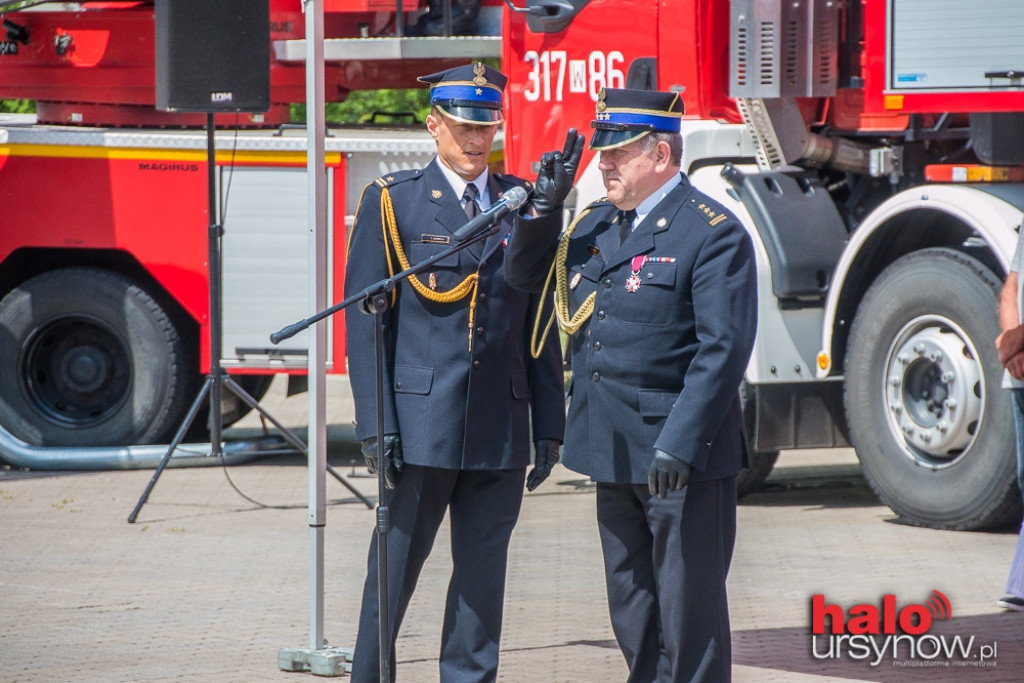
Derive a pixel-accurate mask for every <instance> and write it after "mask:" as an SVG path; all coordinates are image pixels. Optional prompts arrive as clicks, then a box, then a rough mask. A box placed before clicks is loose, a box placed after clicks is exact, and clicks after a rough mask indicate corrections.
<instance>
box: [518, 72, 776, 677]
mask: <svg viewBox="0 0 1024 683" xmlns="http://www.w3.org/2000/svg"><path fill="white" fill-rule="evenodd" d="M681 116H682V102H681V101H680V100H679V96H678V94H676V93H671V92H655V91H638V90H625V89H615V90H612V89H608V90H605V91H602V93H601V95H600V97H599V100H598V103H597V115H596V117H595V119H596V120H595V121H593V123H592V125H593V128H594V132H593V136H592V138H591V141H590V146H591V148H592V149H594V150H598V151H599V152H600V155H601V157H600V170H601V172H602V176H603V180H604V184H605V188H606V190H607V191H608V196H607V198H606V199H603V200H601V201H598V202H595V203H593V204H591V205H590V206H589V207H587V208H586V209H585V210H584V211H582V212H581V213H580V215H579V216H578V218H577V219H576V220H575V221H574V222H573V223H572V224H571V225H570V226H569V227H568V228H567V229H566V230H565V232H564V233H562V231H561V228H562V224H561V211H560V210H559V209H560V206H561V204H562V201H563V199H564V197H565V194H566V193H567V192H568V189H569V186H571V184H572V179H573V176H574V175H575V170H576V167H577V165H578V163H579V157H580V154H581V152H582V148H583V140H582V136H579V135H578V134H577V133H576V132H575V131H570V133H569V136H568V138H567V141H566V145H565V149H564V150H563V151H562V152H549V153H547V154H545V155H544V156H543V157H542V160H541V170H540V173H539V175H538V178H537V182H536V187H535V191H534V195H533V206H532V207H531V208H530V209H529V210H528V211H527V212H526V214H525V215H524V216H523V217H521V218H520V219H517V221H516V226H515V230H514V231H513V235H512V238H511V241H510V245H509V251H508V255H507V257H506V277H507V278H508V281H509V283H510V284H512V285H513V286H516V287H522V288H524V289H526V290H530V291H542V290H544V289H546V287H547V286H548V285H547V284H546V283H548V282H554V283H555V284H554V289H555V308H556V313H557V317H558V320H559V324H560V325H561V326H562V328H563V329H565V330H566V331H567V332H569V333H570V334H571V335H572V337H571V340H570V348H571V352H572V358H571V361H572V380H571V382H570V388H569V396H570V398H569V401H570V403H569V415H568V423H567V426H566V439H565V447H564V451H563V460H562V462H563V464H564V465H565V466H566V467H568V468H569V469H571V470H573V471H576V472H579V473H581V474H585V475H588V476H589V477H590V478H591V479H592V480H593V481H595V482H597V522H598V527H599V531H600V536H601V543H602V551H603V554H604V561H605V577H606V582H607V590H608V602H609V611H610V613H611V619H612V626H613V629H614V632H615V636H616V638H617V640H618V642H619V646H620V648H621V650H622V652H623V655H624V656H625V658H626V661H627V663H628V665H629V670H630V677H629V680H630V681H631V682H632V683H651V682H652V681H658V682H659V683H666V682H669V681H672V682H677V681H715V682H718V681H727V680H729V679H730V675H731V674H730V670H731V648H730V629H729V611H728V603H727V599H726V575H727V573H728V570H729V564H730V562H731V559H732V551H733V545H734V541H735V535H736V475H737V473H738V472H739V470H740V468H741V467H743V466H744V465H745V463H746V458H747V446H746V438H745V436H744V430H743V417H742V414H741V411H740V403H739V400H738V390H739V385H740V381H741V380H742V378H743V373H744V370H745V368H746V366H747V362H748V360H749V358H750V353H751V351H752V349H753V343H754V333H755V330H756V327H757V317H756V314H757V296H756V282H755V274H756V270H755V263H754V253H753V247H752V243H751V240H750V238H749V236H748V235H747V233H746V232H745V230H744V228H743V226H742V225H741V224H740V223H739V222H738V221H737V220H736V218H735V217H733V216H732V215H731V214H730V213H729V212H728V211H727V210H725V209H724V208H723V207H722V206H721V205H719V204H718V203H716V202H715V201H714V200H712V199H710V198H709V197H708V196H706V195H704V194H703V193H701V192H699V191H698V190H696V189H695V188H694V187H693V186H692V185H691V184H690V182H689V180H688V179H687V177H686V175H685V174H684V173H682V172H681V169H680V163H681V154H682V139H681V136H680V134H679V131H680V121H681Z"/></svg>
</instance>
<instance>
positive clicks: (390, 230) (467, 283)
mask: <svg viewBox="0 0 1024 683" xmlns="http://www.w3.org/2000/svg"><path fill="white" fill-rule="evenodd" d="M380 214H381V217H382V220H381V225H382V228H383V230H384V245H385V248H386V247H387V245H388V236H389V235H390V236H391V245H392V246H393V247H394V250H395V256H397V257H398V265H400V266H401V267H402V270H408V269H409V267H410V266H409V259H408V258H407V257H406V255H405V248H404V247H403V246H402V238H401V235H400V234H399V232H398V221H397V220H396V219H395V206H394V204H393V203H392V201H391V193H390V192H388V188H386V187H385V188H383V189H381V193H380ZM387 252H388V272H389V274H391V275H394V274H395V273H394V270H393V266H392V263H391V250H390V249H387ZM409 282H410V283H412V287H413V289H415V290H416V292H417V293H418V294H419V295H420V296H422V297H423V298H424V299H428V300H430V301H434V302H436V303H441V304H449V303H452V302H454V301H459V300H461V299H464V298H466V296H467V295H472V296H471V298H470V300H469V349H470V350H471V351H472V349H473V320H474V318H475V314H476V292H477V288H478V283H479V273H470V274H469V275H467V276H466V279H465V280H463V281H462V282H460V283H459V284H457V285H455V286H454V287H452V288H451V289H449V290H448V291H447V292H438V291H435V290H433V289H430V288H429V287H427V286H426V285H425V284H423V283H422V282H420V279H419V277H418V276H416V275H413V276H411V277H410V278H409Z"/></svg>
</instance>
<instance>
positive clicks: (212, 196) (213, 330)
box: [128, 112, 373, 524]
mask: <svg viewBox="0 0 1024 683" xmlns="http://www.w3.org/2000/svg"><path fill="white" fill-rule="evenodd" d="M206 163H207V202H208V210H209V213H210V225H209V228H208V234H207V250H208V256H209V263H210V266H209V267H210V372H209V373H208V374H207V375H206V379H205V380H204V381H203V386H202V388H201V389H200V390H199V394H198V395H197V396H196V399H195V401H193V402H192V407H191V408H189V411H188V414H187V415H186V417H185V421H184V422H182V424H181V426H180V427H179V428H178V431H177V433H176V434H175V435H174V439H172V440H171V444H170V446H169V447H168V448H167V453H165V454H164V457H163V458H162V459H161V460H160V464H159V465H158V466H157V468H156V471H155V472H154V473H153V478H152V479H150V481H149V485H148V486H146V490H145V491H143V493H142V497H141V498H139V502H138V503H137V504H136V505H135V509H134V510H132V513H131V514H130V515H128V523H129V524H134V523H135V520H136V518H138V516H139V511H140V510H142V506H143V505H145V504H146V500H147V499H148V498H149V494H150V493H151V492H152V490H153V487H154V486H156V482H157V479H159V478H160V475H161V474H162V473H163V471H164V468H165V467H167V463H168V461H169V460H170V458H171V455H172V454H173V453H174V450H175V449H176V448H177V447H178V446H179V445H180V444H181V442H182V439H184V438H185V433H186V432H187V431H188V428H189V427H191V426H192V422H193V421H194V420H195V419H196V415H197V414H198V413H199V408H200V407H201V406H202V404H203V399H205V398H208V399H209V403H210V455H211V456H216V457H218V458H220V457H223V455H224V450H223V444H222V443H221V422H222V416H221V412H220V403H221V396H222V395H223V393H224V387H227V388H228V389H230V390H231V391H232V392H233V393H234V394H235V395H236V396H238V398H239V399H241V400H242V401H243V402H244V403H245V404H246V405H248V406H249V407H250V408H252V409H253V410H256V411H258V412H259V413H260V414H261V415H263V416H264V417H265V418H267V419H268V420H269V421H270V422H271V424H273V425H274V426H275V427H277V428H278V429H279V430H280V431H281V433H282V434H283V435H284V436H285V438H286V439H287V440H288V441H289V442H291V444H292V445H293V446H295V448H297V449H298V450H299V451H301V452H302V453H303V454H305V453H306V452H307V447H306V444H305V443H303V441H302V439H300V438H299V437H298V436H296V434H295V433H294V432H292V431H291V430H290V429H288V428H287V427H285V426H284V425H282V424H281V423H280V422H278V421H277V420H276V419H275V418H274V416H273V415H271V414H270V413H268V412H267V411H266V410H265V409H264V408H263V407H262V406H260V404H259V403H257V401H256V399H254V398H253V397H252V396H250V395H249V393H248V392H247V391H246V390H245V389H243V388H242V387H241V386H240V385H239V384H238V383H237V382H236V381H235V380H233V379H232V378H231V376H230V375H228V373H227V371H226V370H225V369H224V366H223V365H221V318H222V314H221V237H222V236H223V233H224V227H223V226H222V225H220V222H219V217H218V212H217V189H216V188H217V165H216V149H215V145H214V115H213V112H207V114H206ZM327 471H328V472H330V473H331V475H333V476H334V478H335V479H337V480H338V481H340V482H341V483H342V484H343V485H344V486H345V488H347V489H348V490H349V491H351V492H352V494H353V495H355V496H356V497H357V498H359V500H361V501H362V502H363V503H364V504H365V505H366V507H368V508H372V507H373V503H371V502H370V500H369V499H368V498H367V497H366V496H364V495H363V494H362V493H360V492H359V491H358V490H357V489H356V488H354V487H353V486H352V484H350V483H349V482H348V480H346V479H345V477H343V476H342V475H340V474H339V473H338V472H336V471H335V470H334V469H333V468H332V467H331V466H330V465H328V466H327Z"/></svg>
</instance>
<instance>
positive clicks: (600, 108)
mask: <svg viewBox="0 0 1024 683" xmlns="http://www.w3.org/2000/svg"><path fill="white" fill-rule="evenodd" d="M604 97H605V92H604V88H601V92H600V93H598V95H597V111H598V113H600V112H603V111H604V110H605V107H607V106H608V105H606V104H605V103H604Z"/></svg>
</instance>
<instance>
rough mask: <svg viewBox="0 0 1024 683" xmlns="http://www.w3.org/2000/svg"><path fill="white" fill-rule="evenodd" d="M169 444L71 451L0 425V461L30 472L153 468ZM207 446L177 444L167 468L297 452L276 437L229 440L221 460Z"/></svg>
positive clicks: (207, 465)
mask: <svg viewBox="0 0 1024 683" xmlns="http://www.w3.org/2000/svg"><path fill="white" fill-rule="evenodd" d="M168 447H169V444H165V445H159V444H156V445H151V446H111V447H109V448H103V447H95V448H74V447H68V446H31V445H29V444H27V443H25V442H24V441H22V440H21V439H19V438H17V437H16V436H14V435H13V434H11V433H10V432H8V431H7V430H6V429H4V428H3V427H2V426H0V460H3V461H5V462H7V463H9V464H11V465H14V466H15V467H26V468H28V469H31V470H55V471H56V470H145V469H155V468H156V467H157V466H158V465H159V464H160V462H161V461H162V460H163V458H164V456H165V455H167V449H168ZM212 450H213V449H212V447H211V446H210V444H208V443H207V444H203V443H192V444H180V445H179V446H178V447H177V448H175V449H174V452H173V453H172V454H171V457H170V458H169V459H168V461H167V467H209V466H214V465H222V464H223V465H237V464H241V463H244V462H249V461H250V460H253V459H255V458H256V457H258V456H264V455H278V454H281V453H297V452H298V451H297V450H296V449H295V448H293V447H291V446H288V444H287V443H286V442H285V440H284V439H283V438H281V437H279V436H263V437H260V438H257V439H249V440H244V441H231V442H227V443H225V444H224V447H223V449H222V450H223V458H218V457H215V456H214V455H212V453H211V451H212Z"/></svg>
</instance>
